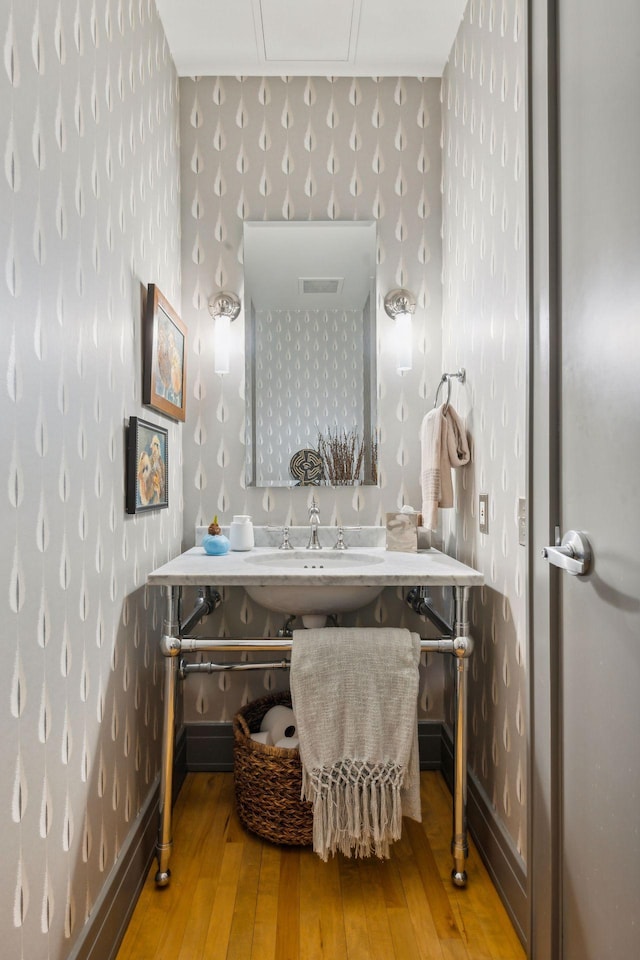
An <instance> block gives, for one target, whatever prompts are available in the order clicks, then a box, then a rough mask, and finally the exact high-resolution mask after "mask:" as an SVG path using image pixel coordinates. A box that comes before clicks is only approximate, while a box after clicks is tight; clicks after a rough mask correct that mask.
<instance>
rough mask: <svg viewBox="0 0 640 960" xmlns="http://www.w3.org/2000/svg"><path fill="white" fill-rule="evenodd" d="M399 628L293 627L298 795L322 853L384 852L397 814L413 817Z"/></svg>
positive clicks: (413, 723) (411, 739)
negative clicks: (306, 804)
mask: <svg viewBox="0 0 640 960" xmlns="http://www.w3.org/2000/svg"><path fill="white" fill-rule="evenodd" d="M419 660H420V638H419V636H418V635H417V634H413V633H409V631H408V630H392V629H387V628H380V629H356V628H335V629H324V630H296V631H294V634H293V643H292V650H291V697H292V705H293V709H294V711H295V714H296V719H297V723H298V731H297V733H298V736H299V738H300V760H301V763H302V797H303V799H307V800H310V801H311V802H312V804H313V849H314V851H315V852H316V853H317V854H318V855H319V856H320V857H321V858H322V859H323V860H327V859H328V857H329V855H330V854H334V853H335V852H336V851H340V852H342V853H344V854H345V855H346V856H347V857H351V856H353V855H355V856H357V857H365V856H370V855H371V854H372V853H374V854H375V855H376V856H378V857H382V858H384V857H388V856H389V844H390V843H391V842H392V841H393V840H397V839H398V838H399V837H400V834H401V831H402V817H403V815H404V816H408V817H411V818H412V819H413V820H420V819H421V814H420V777H419V761H418V724H417V701H418V663H419Z"/></svg>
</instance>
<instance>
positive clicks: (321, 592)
mask: <svg viewBox="0 0 640 960" xmlns="http://www.w3.org/2000/svg"><path fill="white" fill-rule="evenodd" d="M246 562H247V563H251V564H256V565H259V566H266V567H269V568H271V569H274V568H275V569H278V570H282V571H285V570H287V569H289V570H291V573H292V574H294V575H295V571H304V572H305V573H308V572H309V571H310V570H317V571H318V574H319V576H320V577H322V571H323V570H326V571H327V573H334V574H335V573H338V572H339V571H341V570H344V571H345V572H346V571H347V570H348V571H349V573H350V574H352V575H353V574H356V575H357V572H358V568H360V567H364V566H371V565H372V564H376V563H382V562H383V559H382V558H381V557H376V556H373V555H371V554H363V553H358V554H350V553H349V551H345V552H344V553H340V552H338V551H330V550H291V551H279V552H277V553H266V554H260V555H254V556H252V555H249V556H248V557H247V558H246ZM245 590H246V591H247V593H248V594H249V596H250V597H251V599H252V600H255V601H256V603H259V604H260V606H262V607H265V608H266V609H267V610H272V611H274V612H275V613H284V614H291V615H295V616H300V617H302V621H303V623H304V625H305V626H320V625H321V624H322V623H324V619H325V618H326V617H327V616H329V615H330V614H334V613H348V612H350V611H352V610H358V609H360V607H364V606H366V605H367V604H368V603H371V602H372V601H373V600H375V598H376V597H377V596H378V594H380V593H381V592H382V590H384V584H381V585H374V586H372V585H368V584H360V583H357V584H353V583H351V584H348V585H347V584H345V585H344V586H342V585H340V584H335V583H331V584H323V583H322V582H319V583H317V584H315V583H311V584H310V583H296V581H295V579H292V581H291V583H286V584H270V585H268V586H256V585H253V584H246V585H245Z"/></svg>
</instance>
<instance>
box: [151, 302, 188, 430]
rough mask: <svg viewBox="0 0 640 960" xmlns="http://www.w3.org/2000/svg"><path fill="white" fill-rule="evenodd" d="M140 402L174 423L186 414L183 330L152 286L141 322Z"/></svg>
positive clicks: (166, 303) (177, 317) (182, 418)
mask: <svg viewBox="0 0 640 960" xmlns="http://www.w3.org/2000/svg"><path fill="white" fill-rule="evenodd" d="M143 344H144V356H143V364H142V402H143V403H144V404H146V405H147V406H149V407H153V409H154V410H158V411H159V412H160V413H166V415H167V416H168V417H172V418H173V419H174V420H184V419H185V417H186V412H187V328H186V327H185V325H184V324H183V322H182V320H181V319H180V317H179V316H178V314H177V313H176V312H175V310H174V309H173V307H172V306H171V304H170V303H169V301H168V300H167V298H166V297H165V296H163V294H162V293H161V292H160V290H158V288H157V286H156V285H155V283H150V284H149V286H148V288H147V303H146V308H145V314H144V319H143Z"/></svg>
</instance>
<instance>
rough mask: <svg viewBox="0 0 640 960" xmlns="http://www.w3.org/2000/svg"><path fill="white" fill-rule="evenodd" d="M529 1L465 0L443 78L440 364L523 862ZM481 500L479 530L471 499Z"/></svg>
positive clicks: (449, 540)
mask: <svg viewBox="0 0 640 960" xmlns="http://www.w3.org/2000/svg"><path fill="white" fill-rule="evenodd" d="M525 23H526V9H525V3H524V0H469V4H468V7H467V11H466V14H465V17H464V21H463V24H462V26H461V28H460V30H459V32H458V36H457V38H456V42H455V44H454V47H453V50H452V52H451V55H450V58H449V63H448V65H447V68H446V70H445V74H444V78H443V84H442V103H443V286H444V292H443V296H444V303H443V364H444V367H445V368H446V369H447V370H455V369H457V367H458V366H464V367H465V368H466V371H467V385H466V387H465V389H463V390H456V388H454V395H453V396H454V400H455V402H456V405H457V409H458V412H459V413H460V414H463V415H464V416H465V418H466V423H467V427H468V430H469V432H470V435H471V437H472V441H473V462H472V464H471V467H470V469H468V470H466V471H465V472H464V473H463V474H461V478H460V479H461V481H462V482H461V483H460V484H459V486H458V512H457V514H456V516H455V517H451V518H447V519H446V520H445V524H444V535H445V549H446V550H447V552H448V553H452V554H453V555H455V556H457V557H458V558H459V559H460V560H463V561H464V562H466V563H469V564H471V565H472V566H474V567H477V568H478V569H480V570H482V571H483V572H484V574H485V578H486V585H485V587H484V588H483V589H482V590H481V591H474V593H475V597H474V603H473V632H474V635H475V638H476V643H477V646H476V652H475V654H474V656H473V659H472V661H471V683H470V723H471V730H470V738H469V751H470V763H471V765H472V767H473V769H474V771H475V773H476V774H477V776H478V778H479V780H480V783H481V784H482V786H483V788H484V790H485V791H486V794H487V796H488V798H489V800H490V802H491V803H492V804H493V806H494V808H495V810H496V813H497V815H498V817H499V819H500V820H501V821H503V822H504V824H505V826H506V828H507V830H508V832H509V835H510V836H511V838H512V839H513V841H514V844H515V847H516V848H517V850H518V852H519V853H520V854H521V855H522V857H523V858H526V833H527V826H526V825H527V816H526V814H527V810H526V791H527V786H526V769H527V729H528V695H527V688H528V677H527V656H528V654H527V627H526V610H527V608H526V582H527V581H526V578H527V569H526V549H525V547H522V546H520V545H519V543H518V521H517V507H518V498H519V497H524V496H525V494H526V450H527V409H526V400H527V352H526V351H527V341H526V329H527V322H526V316H527V299H526V293H527V286H526V284H527V279H526V278H527V252H526V209H527V187H526V168H525V160H526V107H525V103H526V99H525V90H526V87H525V71H526V29H525ZM480 493H487V494H488V495H489V533H488V534H480V533H479V532H478V515H477V514H478V511H477V504H478V495H479V494H480Z"/></svg>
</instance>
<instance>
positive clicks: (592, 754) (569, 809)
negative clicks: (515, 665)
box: [532, 0, 640, 960]
mask: <svg viewBox="0 0 640 960" xmlns="http://www.w3.org/2000/svg"><path fill="white" fill-rule="evenodd" d="M532 3H533V4H534V5H535V0H532ZM555 6H556V8H557V21H556V23H557V34H555V35H554V30H553V27H554V24H553V23H552V22H551V21H550V24H549V27H550V34H551V36H552V38H553V40H555V41H556V47H555V49H556V51H557V60H556V61H555V63H554V60H553V55H552V57H551V60H550V65H551V68H552V69H551V72H550V75H549V77H548V79H547V89H548V90H550V91H551V98H550V106H549V108H548V109H549V116H548V120H549V129H550V131H551V134H550V141H549V142H550V144H551V149H550V155H549V156H550V162H549V211H550V214H549V273H548V283H549V294H548V307H549V323H548V331H549V333H550V344H549V353H548V355H547V360H545V359H544V352H545V349H546V347H545V345H544V342H543V337H542V336H540V334H539V335H538V340H537V349H539V351H540V355H539V356H537V357H534V370H535V372H534V410H535V409H536V405H537V416H538V433H537V444H538V446H536V438H535V436H534V456H535V454H536V450H537V451H538V452H540V446H539V444H540V441H541V439H542V437H543V435H544V433H545V429H546V433H547V438H546V439H547V441H548V447H549V451H550V452H548V467H549V470H550V476H551V483H550V484H549V490H548V493H547V492H545V493H544V496H548V503H547V505H546V506H547V508H548V509H547V510H546V512H545V508H544V507H543V509H542V510H541V514H542V516H540V517H539V518H538V522H536V523H534V528H533V535H534V547H533V550H532V561H533V568H534V581H535V582H537V583H538V588H537V589H536V588H535V587H534V602H538V603H539V602H540V601H541V600H544V601H545V603H546V608H545V610H544V612H541V611H540V610H538V611H537V612H534V615H533V629H534V631H535V630H536V627H537V628H538V631H539V632H538V635H536V634H535V632H534V634H533V637H532V649H533V651H534V656H535V655H536V650H537V656H538V664H537V666H534V674H535V681H534V689H533V697H532V704H533V743H534V749H533V778H534V780H533V782H534V786H533V790H534V804H535V809H534V817H533V844H534V846H535V844H536V841H537V840H539V841H543V842H544V843H546V845H547V849H546V851H543V852H542V853H540V854H539V856H538V861H537V864H536V863H535V862H534V876H533V893H534V914H533V917H532V931H533V938H532V942H533V952H532V955H533V956H534V957H535V960H549V958H553V960H555V958H562V960H609V958H616V960H618V958H620V957H632V956H638V955H639V954H640V3H638V0H609V2H607V3H604V2H602V0H557V3H556V5H555ZM534 36H535V28H534ZM539 65H540V60H539V61H538V66H539ZM554 66H555V67H556V68H557V73H556V74H555V75H554V69H553V68H554ZM539 81H540V78H539V77H538V80H537V81H536V79H535V54H534V84H533V90H534V102H535V96H536V90H537V91H538V94H539V93H540V90H541V89H542V85H541V84H540V82H539ZM536 83H538V86H537V87H536ZM556 108H557V110H558V113H557V116H555V115H554V111H555V109H556ZM534 117H535V107H534ZM539 118H540V112H539V113H538V119H539ZM534 141H535V134H534ZM554 158H555V161H556V171H557V174H558V175H557V177H556V176H555V175H554V169H553V167H554V163H553V161H554ZM535 182H536V175H535V173H534V196H535ZM555 187H557V190H558V193H557V195H556V194H555V193H554V189H555ZM537 219H538V227H540V224H541V218H540V217H539V216H538V218H537ZM535 223H536V217H535V214H534V230H535ZM535 243H536V241H535V240H534V249H535ZM538 252H539V251H538ZM536 284H537V290H538V294H539V299H538V302H537V307H536V309H537V317H538V321H539V323H540V324H541V326H544V322H545V320H544V295H542V296H540V275H538V278H537V280H536V279H534V290H535V289H536ZM554 338H555V341H554ZM554 349H555V350H556V351H558V352H557V354H556V356H555V358H554V357H553V356H552V354H553V351H554ZM547 361H548V362H547ZM545 390H547V391H548V396H549V397H550V403H549V404H548V406H546V402H545V400H544V399H543V397H542V393H543V392H544V391H545ZM536 391H537V394H536ZM545 409H546V410H547V411H548V423H547V424H546V428H545V427H543V426H542V422H543V421H542V417H543V411H544V410H545ZM554 410H555V411H557V415H558V419H557V434H554V430H553V414H554ZM535 416H536V414H535V412H534V420H535ZM534 433H535V426H534ZM534 474H535V475H536V476H537V477H538V482H539V472H538V471H535V470H534ZM535 482H536V481H535V479H534V486H533V494H534V497H535V496H536V488H535ZM554 515H555V522H556V523H557V524H558V525H559V527H560V531H561V533H562V534H564V533H566V532H567V531H568V530H576V531H583V532H585V533H586V535H587V537H588V539H589V541H590V544H591V548H592V551H593V566H592V570H591V572H590V573H589V574H588V575H587V576H585V577H578V576H571V575H569V574H568V573H567V572H562V571H560V570H558V569H556V568H555V567H552V566H549V568H548V570H547V571H546V572H544V570H543V569H541V568H543V567H544V566H545V561H543V560H542V559H541V557H540V555H539V554H540V547H541V543H540V538H541V537H543V536H544V535H545V534H546V535H547V536H550V535H551V530H552V528H553V525H554V523H553V521H554ZM545 523H546V524H547V530H546V531H545V530H544V526H545ZM536 539H537V541H538V542H537V543H536V542H535V540H536ZM544 576H546V577H547V578H548V587H546V588H545V587H544V585H542V578H543V577H544ZM545 589H546V591H547V592H546V594H545ZM535 598H537V601H536V599H535ZM543 620H546V624H545V623H544V622H543ZM547 627H548V630H547ZM543 641H544V642H548V643H549V652H548V663H545V654H544V651H543V650H542V648H541V643H542V642H543ZM545 669H546V670H547V671H548V673H547V677H546V680H547V684H548V691H549V698H548V714H545V694H544V692H543V684H544V670H545ZM536 706H537V707H538V713H539V719H540V723H539V724H538V722H537V721H538V717H537V714H536ZM547 775H548V782H547V781H546V777H547ZM536 778H537V783H536ZM536 868H537V869H538V873H537V875H536V872H535V871H536ZM544 884H547V887H546V889H547V891H548V893H546V894H545V892H544V890H545V887H544V886H543V885H544ZM536 907H539V908H540V910H541V914H540V916H536Z"/></svg>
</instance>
